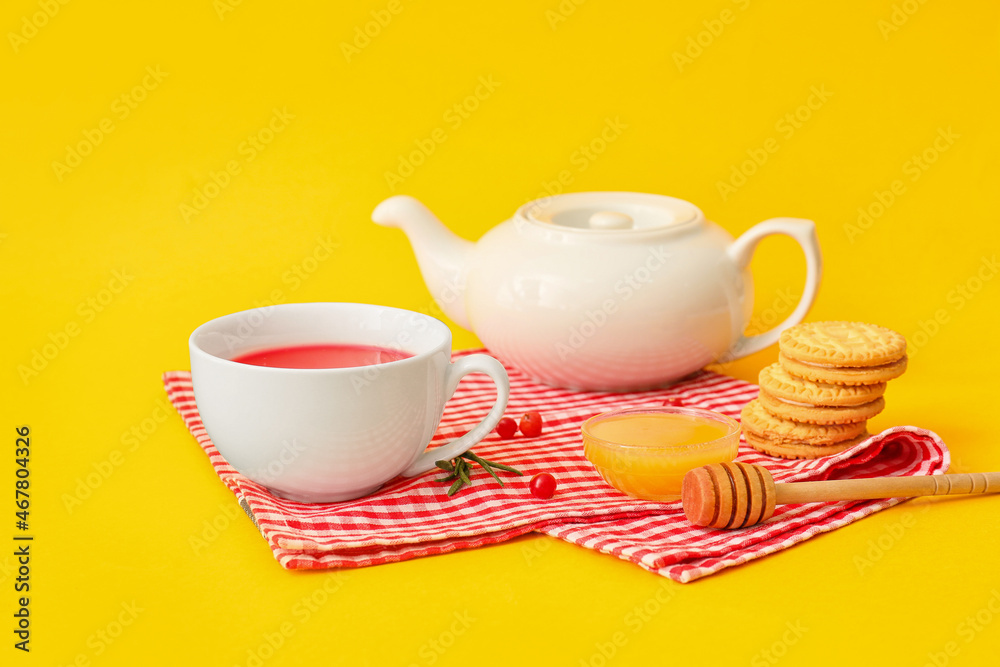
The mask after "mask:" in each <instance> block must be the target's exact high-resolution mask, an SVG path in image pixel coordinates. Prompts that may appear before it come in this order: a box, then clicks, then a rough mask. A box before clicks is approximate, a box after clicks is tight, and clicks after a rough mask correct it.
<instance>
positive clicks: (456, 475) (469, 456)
mask: <svg viewBox="0 0 1000 667" xmlns="http://www.w3.org/2000/svg"><path fill="white" fill-rule="evenodd" d="M470 461H472V462H473V463H478V464H479V465H480V466H481V467H482V469H483V470H485V471H486V472H488V473H489V474H490V476H491V477H493V479H495V480H496V481H497V483H499V484H500V486H503V480H502V479H500V478H499V477H498V476H497V474H496V470H503V471H505V472H509V473H513V474H515V475H522V476H523V475H524V473H523V472H521V471H520V470H518V469H517V468H513V467H511V466H508V465H504V464H502V463H497V462H496V461H489V460H487V459H484V458H482V457H481V456H477V455H476V454H473V453H472V452H471V451H468V452H466V453H464V454H462V455H461V456H456V457H455V458H453V459H452V460H450V461H435V462H434V465H436V466H437V467H438V468H441V470H444V471H445V472H446V473H448V475H447V476H446V477H439V478H438V480H437V481H439V482H451V483H452V484H451V487H450V488H449V489H448V495H449V496H453V495H455V494H456V493H458V491H459V490H460V489H461V488H462V487H463V486H466V485H468V486H472V465H471V464H470V463H469V462H470Z"/></svg>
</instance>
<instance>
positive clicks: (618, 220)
mask: <svg viewBox="0 0 1000 667" xmlns="http://www.w3.org/2000/svg"><path fill="white" fill-rule="evenodd" d="M587 225H588V226H589V227H590V228H591V229H632V218H631V217H630V216H628V215H625V214H624V213H619V212H618V211H598V212H597V213H594V214H593V215H591V216H590V219H589V220H587Z"/></svg>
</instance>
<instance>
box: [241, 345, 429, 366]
mask: <svg viewBox="0 0 1000 667" xmlns="http://www.w3.org/2000/svg"><path fill="white" fill-rule="evenodd" d="M412 356H413V355H412V354H410V353H409V352H403V351H402V350H391V349H389V348H387V347H377V346H375V345H341V344H322V345H289V346H286V347H272V348H268V349H266V350H257V351H256V352H248V353H246V354H241V355H240V356H238V357H233V359H232V360H233V361H238V362H240V363H241V364H250V365H251V366H270V367H272V368H354V367H357V366H374V365H376V364H384V363H388V362H390V361H399V360H400V359H408V358H409V357H412Z"/></svg>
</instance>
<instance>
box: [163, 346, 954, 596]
mask: <svg viewBox="0 0 1000 667" xmlns="http://www.w3.org/2000/svg"><path fill="white" fill-rule="evenodd" d="M481 351H482V350H468V351H465V352H459V353H456V357H457V356H464V355H466V354H472V353H474V352H481ZM507 372H508V373H509V374H510V385H511V395H510V402H509V403H508V407H507V414H508V415H511V416H515V417H516V416H519V415H521V414H523V413H525V412H528V411H530V410H537V411H539V412H540V413H541V414H542V417H543V420H544V423H545V428H544V432H543V434H542V435H541V436H540V437H538V438H523V437H521V436H518V437H516V438H514V439H512V440H501V439H500V438H499V437H498V436H497V435H496V434H491V435H490V436H488V437H487V438H486V439H485V440H483V441H482V442H481V443H479V444H478V445H476V446H475V448H474V451H475V452H476V453H477V454H479V455H480V456H482V457H484V458H487V459H490V460H495V461H498V462H501V463H506V464H508V465H512V466H514V467H516V468H518V469H520V470H522V471H523V472H524V477H517V476H513V475H509V474H508V475H506V476H504V473H500V474H501V476H502V479H504V484H505V485H504V487H502V488H501V487H500V485H499V484H497V483H496V481H494V480H493V479H492V478H491V477H489V476H488V475H487V474H486V473H485V472H484V471H482V470H479V469H478V467H477V468H474V472H475V476H474V478H473V485H472V486H471V487H468V486H467V487H465V488H463V489H462V490H461V491H459V492H458V493H457V494H456V495H454V496H452V497H450V498H449V497H448V496H447V493H446V492H447V489H448V486H449V485H448V484H445V483H442V482H439V481H436V480H437V479H438V478H440V477H442V476H443V474H444V473H441V472H429V473H425V474H424V475H421V476H419V477H415V478H410V479H401V478H397V479H395V480H392V481H390V482H389V483H387V484H386V485H385V486H384V487H383V488H382V489H381V490H379V491H378V492H377V493H375V494H373V495H371V496H368V497H365V498H360V499H357V500H352V501H346V502H341V503H330V504H306V503H298V502H294V501H289V500H284V499H281V498H277V497H275V496H272V495H271V494H270V493H268V492H267V490H266V489H265V488H264V487H262V486H261V485H259V484H256V483H255V482H252V481H250V480H248V479H246V478H245V477H243V476H242V475H240V474H239V473H237V472H236V471H235V470H234V469H233V468H232V467H231V466H230V465H229V464H228V463H227V462H226V460H225V459H224V458H223V457H222V455H220V454H219V452H218V450H217V449H216V448H215V446H214V445H213V444H212V441H211V439H210V438H209V437H208V434H207V433H206V431H205V428H204V426H203V425H202V422H201V418H200V417H199V415H198V409H197V406H196V405H195V401H194V394H193V393H192V390H191V374H190V373H188V372H186V371H172V372H168V373H165V374H164V376H163V381H164V384H165V386H166V390H167V394H168V396H169V398H170V401H171V402H172V403H173V405H174V407H175V408H176V409H177V411H178V412H179V413H180V415H181V417H183V419H184V421H185V423H186V424H187V427H188V429H189V430H190V431H191V433H192V434H193V435H194V436H195V438H196V439H197V441H198V443H199V444H200V445H201V447H202V449H204V450H205V453H206V454H208V457H209V460H210V462H211V463H212V465H213V466H214V468H215V471H216V473H218V475H219V477H220V478H221V479H222V481H223V482H224V483H225V484H226V486H228V487H229V489H230V490H231V491H232V492H233V493H234V494H235V495H236V497H237V499H238V500H239V502H240V505H241V506H242V507H243V509H244V510H245V511H246V512H247V514H248V515H249V516H250V517H251V519H252V520H253V521H254V523H255V524H256V525H257V527H258V529H259V530H260V532H261V534H262V535H263V536H264V538H265V539H266V540H267V543H268V545H269V546H270V547H271V550H272V551H273V552H274V556H275V558H277V560H278V562H279V563H281V565H282V566H283V567H286V568H290V569H309V568H330V567H361V566H365V565H377V564H381V563H390V562H395V561H401V560H407V559H410V558H416V557H418V556H428V555H433V554H440V553H446V552H449V551H454V550H456V549H464V548H467V547H476V546H480V545H484V544H494V543H497V542H502V541H504V540H508V539H510V538H512V537H515V536H517V535H522V534H524V533H528V532H531V531H538V532H543V533H546V534H548V535H552V536H554V537H558V538H560V539H563V540H566V541H569V542H573V543H574V544H579V545H580V546H584V547H587V548H590V549H595V550H597V551H602V552H604V553H610V554H613V555H615V556H618V557H619V558H622V559H625V560H629V561H632V562H634V563H636V564H638V565H640V566H641V567H644V568H646V569H648V570H651V571H653V572H657V573H658V574H661V575H664V576H667V577H670V578H671V579H674V580H675V581H680V582H688V581H693V580H695V579H698V578H700V577H703V576H706V575H708V574H712V573H714V572H717V571H719V570H721V569H723V568H726V567H729V566H732V565H738V564H740V563H743V562H746V561H749V560H752V559H754V558H759V557H761V556H765V555H767V554H770V553H773V552H775V551H779V550H781V549H784V548H786V547H789V546H791V545H793V544H796V543H798V542H801V541H802V540H806V539H809V538H810V537H812V536H813V535H816V534H817V533H822V532H826V531H828V530H833V529H835V528H839V527H840V526H844V525H847V524H848V523H851V522H853V521H855V520H857V519H859V518H862V517H864V516H867V515H869V514H872V513H873V512H877V511H879V510H881V509H884V508H886V507H889V506H891V505H894V504H896V503H898V502H902V499H899V498H891V499H885V500H870V501H857V502H850V503H813V504H807V505H786V506H781V507H778V508H777V510H776V512H775V515H774V517H773V518H772V519H771V520H770V521H768V522H766V523H764V524H762V525H759V526H756V527H751V528H746V529H743V530H737V531H722V530H715V529H708V528H699V527H697V526H694V525H692V524H691V523H689V522H688V521H687V520H686V519H685V518H684V515H683V512H682V511H681V506H680V502H673V503H658V502H650V501H643V500H636V499H634V498H630V497H628V496H625V495H623V494H621V493H619V492H618V491H616V490H615V489H613V488H611V487H610V486H608V485H607V484H606V483H605V482H604V480H603V479H602V478H601V476H600V474H599V473H598V472H597V471H596V470H595V469H594V467H593V466H592V465H591V464H590V462H588V461H587V460H586V459H585V458H584V456H583V447H582V442H581V436H580V427H581V425H582V424H583V422H584V421H585V420H587V419H588V418H590V417H592V416H593V415H595V414H598V413H601V412H606V411H608V410H611V409H618V408H626V407H642V406H659V405H662V404H663V402H664V400H666V399H668V398H676V399H680V400H681V401H682V402H683V404H684V405H689V406H694V407H701V408H708V409H711V410H715V411H718V412H721V413H723V414H727V415H729V416H731V417H735V418H737V419H738V418H739V413H740V410H741V409H742V408H743V406H744V405H745V404H746V403H748V402H749V401H750V400H751V399H753V398H754V397H756V395H757V387H756V385H752V384H748V383H746V382H743V381H741V380H736V379H733V378H730V377H727V376H725V375H719V374H717V373H712V372H709V371H702V372H700V373H697V374H695V375H693V376H691V377H689V378H687V379H685V380H684V381H681V382H679V383H677V384H675V385H673V386H671V387H669V388H667V389H660V390H655V391H646V392H636V393H624V394H620V393H614V394H612V393H603V392H570V391H566V390H562V389H554V388H552V387H546V386H543V385H538V384H535V383H533V382H531V381H530V380H529V379H528V378H526V377H525V376H524V375H522V374H521V373H519V372H518V371H516V370H514V369H511V368H508V369H507ZM495 397H496V393H495V389H494V386H493V384H492V381H490V380H489V379H488V378H486V377H485V376H480V375H472V376H469V377H467V378H465V379H464V380H463V381H462V384H461V386H460V387H459V388H458V391H457V392H456V393H455V396H454V397H453V398H452V400H451V401H449V402H448V405H447V407H446V408H445V413H444V418H443V419H442V421H441V425H440V427H439V428H438V431H437V434H436V435H435V437H434V440H433V441H432V442H431V446H432V447H433V446H436V445H440V444H442V443H444V442H447V441H449V440H452V439H454V438H456V437H458V436H460V435H462V434H463V433H465V432H466V431H468V430H469V428H471V427H472V426H473V425H474V424H475V423H476V422H478V421H479V419H481V417H482V416H483V415H484V414H486V412H487V411H488V410H489V408H490V406H491V405H492V404H493V401H494V400H495ZM738 458H739V460H741V461H747V462H750V463H758V464H763V465H765V466H766V467H767V468H768V469H769V470H770V471H771V472H772V474H773V475H774V477H775V480H776V481H779V482H781V481H802V480H817V479H839V478H848V477H875V476H882V475H928V474H938V473H942V472H944V471H946V470H947V468H948V463H949V454H948V449H947V447H946V446H945V445H944V443H943V442H942V441H941V439H940V438H939V437H938V436H937V435H935V434H934V433H932V432H930V431H926V430H923V429H919V428H914V427H897V428H893V429H889V430H887V431H885V432H883V433H880V434H879V435H877V436H874V437H872V438H869V439H868V440H867V441H866V442H864V443H862V444H860V445H858V446H856V447H853V448H851V449H849V450H847V451H845V452H842V453H840V454H837V455H834V456H831V457H827V458H824V459H818V460H813V461H786V460H784V459H775V458H772V457H769V456H764V455H761V454H759V453H757V452H756V451H754V450H752V449H750V448H749V447H747V446H746V445H745V444H741V446H740V451H739V457H738ZM539 472H549V473H551V474H552V475H554V476H555V478H556V480H557V482H558V489H557V491H556V495H555V496H554V497H553V498H551V499H550V500H539V499H537V498H535V497H534V496H532V495H531V494H530V493H529V492H528V480H529V479H530V478H531V476H532V475H534V474H536V473H539Z"/></svg>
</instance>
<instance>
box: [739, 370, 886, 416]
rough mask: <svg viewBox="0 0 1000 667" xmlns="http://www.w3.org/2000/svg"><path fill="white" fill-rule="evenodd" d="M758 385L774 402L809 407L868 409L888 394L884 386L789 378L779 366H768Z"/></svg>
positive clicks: (759, 377) (882, 383)
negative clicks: (777, 400)
mask: <svg viewBox="0 0 1000 667" xmlns="http://www.w3.org/2000/svg"><path fill="white" fill-rule="evenodd" d="M758 384H759V385H760V388H761V391H765V392H767V393H768V394H770V395H771V396H773V397H774V398H779V399H782V400H784V401H793V402H796V403H808V404H809V405H824V406H846V405H864V404H866V403H871V402H872V401H874V400H875V399H876V398H878V397H879V396H881V395H882V394H884V393H885V383H884V382H879V383H876V384H859V385H839V384H825V383H822V382H809V381H806V380H803V379H802V378H799V377H795V376H794V375H791V374H789V373H788V371H786V370H785V369H784V368H783V367H782V365H781V364H779V363H774V364H771V365H770V366H765V367H764V368H763V370H761V372H760V375H759V376H758Z"/></svg>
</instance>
